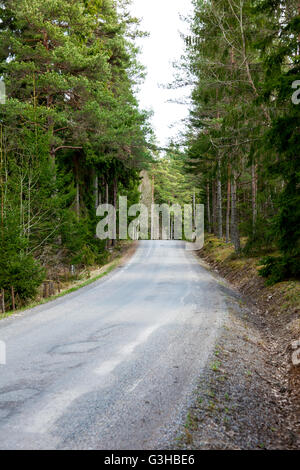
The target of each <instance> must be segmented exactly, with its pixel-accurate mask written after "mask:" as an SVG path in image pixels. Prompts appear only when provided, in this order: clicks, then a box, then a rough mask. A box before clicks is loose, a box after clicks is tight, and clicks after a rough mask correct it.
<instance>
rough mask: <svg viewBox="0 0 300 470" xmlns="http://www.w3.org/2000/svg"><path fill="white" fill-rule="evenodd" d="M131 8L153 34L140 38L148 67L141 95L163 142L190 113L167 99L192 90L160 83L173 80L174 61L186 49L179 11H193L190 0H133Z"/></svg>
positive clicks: (143, 27) (179, 128)
mask: <svg viewBox="0 0 300 470" xmlns="http://www.w3.org/2000/svg"><path fill="white" fill-rule="evenodd" d="M131 11H132V14H133V15H134V16H137V17H138V18H140V19H142V23H141V29H142V30H143V31H148V32H149V33H150V37H148V38H143V39H141V40H139V41H138V45H139V46H140V47H141V49H142V52H141V55H140V57H139V60H140V62H141V63H142V64H143V65H144V66H146V68H147V78H146V81H145V83H144V84H143V85H142V86H141V90H140V93H139V95H138V98H139V100H140V107H141V108H143V109H147V110H149V109H152V110H153V111H154V116H153V118H152V124H153V127H154V130H155V133H156V137H157V141H158V144H160V145H162V146H164V145H166V144H167V143H168V141H169V139H170V138H174V137H176V135H177V134H178V132H179V131H180V130H183V127H184V124H183V123H181V120H182V119H184V118H185V117H187V115H188V107H187V106H186V105H180V104H174V103H167V100H169V99H175V98H184V97H185V96H187V95H188V94H189V90H188V89H180V90H165V89H162V88H161V87H159V85H160V84H164V85H167V84H168V83H170V82H172V81H173V78H174V69H173V67H172V62H174V60H175V61H176V60H178V59H179V58H180V56H181V54H182V53H183V50H184V44H183V41H182V38H181V37H180V32H181V33H185V34H186V33H187V34H188V31H187V29H186V28H187V26H186V25H185V24H184V23H183V22H182V21H181V20H180V17H179V14H183V15H184V16H185V15H186V14H188V13H190V12H191V1H190V0H132V7H131ZM171 126H173V127H172V128H170V127H171Z"/></svg>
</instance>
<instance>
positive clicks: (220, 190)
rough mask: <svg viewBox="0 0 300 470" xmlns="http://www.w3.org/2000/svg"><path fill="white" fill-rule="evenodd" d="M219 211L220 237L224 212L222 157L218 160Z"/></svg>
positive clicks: (221, 235)
mask: <svg viewBox="0 0 300 470" xmlns="http://www.w3.org/2000/svg"><path fill="white" fill-rule="evenodd" d="M217 211H218V237H219V238H222V237H223V214H222V182H221V157H219V160H218V180H217Z"/></svg>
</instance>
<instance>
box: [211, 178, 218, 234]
mask: <svg viewBox="0 0 300 470" xmlns="http://www.w3.org/2000/svg"><path fill="white" fill-rule="evenodd" d="M212 219H213V233H214V234H215V235H217V233H218V230H217V197H216V182H215V180H213V182H212Z"/></svg>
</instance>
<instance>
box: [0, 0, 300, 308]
mask: <svg viewBox="0 0 300 470" xmlns="http://www.w3.org/2000/svg"><path fill="white" fill-rule="evenodd" d="M129 3H130V2H128V1H127V0H118V1H117V2H116V1H113V0H68V1H66V0H31V1H28V0H1V2H0V18H1V22H0V78H1V80H2V81H3V82H4V83H5V87H6V100H5V103H2V104H1V105H0V193H1V194H0V198H1V227H0V232H1V234H0V237H1V246H0V290H1V292H5V296H6V297H5V302H6V308H8V309H9V308H11V307H12V302H13V303H15V302H17V304H18V305H19V306H22V305H23V304H24V303H25V302H26V301H27V300H28V299H31V298H33V297H34V296H35V295H36V292H37V289H38V287H39V286H40V285H41V283H42V282H43V280H44V279H45V278H46V276H47V273H49V272H51V269H55V268H56V266H58V265H59V264H65V265H84V266H88V265H93V264H101V263H104V262H105V260H106V259H107V256H108V243H107V242H106V241H102V240H99V239H97V238H96V236H95V227H96V223H97V218H96V208H97V207H98V205H99V204H100V203H102V202H104V203H108V202H109V203H111V204H114V205H115V206H116V205H117V198H118V195H119V194H121V195H126V196H127V197H128V200H129V204H130V203H135V202H138V200H139V197H140V193H139V190H138V188H139V185H140V182H141V176H140V175H141V172H142V171H145V170H146V171H147V172H148V174H149V175H150V177H152V178H153V182H154V185H155V190H154V188H153V192H154V191H155V201H156V202H158V203H163V202H166V203H173V202H179V203H180V204H184V203H188V202H191V201H192V200H194V201H196V200H197V202H199V203H203V204H205V208H206V228H207V231H208V232H209V233H214V234H215V236H217V237H218V238H220V239H222V240H225V241H226V242H227V243H233V245H234V248H235V252H236V256H239V255H241V254H243V255H245V254H246V255H253V254H255V255H258V256H260V259H261V261H260V262H261V274H262V275H263V276H264V277H265V278H266V279H267V282H269V283H275V282H278V281H280V280H283V279H289V278H299V275H300V192H299V188H300V158H299V156H300V139H299V129H300V104H299V101H300V100H299V95H300V93H299V92H298V90H299V87H300V84H299V53H300V44H299V40H300V3H299V0H281V1H279V0H251V1H250V0H193V8H194V11H193V14H192V15H191V16H190V17H187V18H186V19H185V21H186V22H188V24H189V27H190V30H191V36H189V37H188V38H186V37H183V38H182V40H183V41H184V42H185V55H184V56H183V57H182V59H181V61H180V63H177V64H176V67H175V72H174V82H173V83H172V84H170V87H174V88H180V87H182V88H184V87H186V86H187V85H189V86H191V87H192V95H191V97H190V115H189V120H188V123H187V125H186V126H185V127H184V125H183V129H182V133H181V136H179V137H178V141H177V142H175V143H174V142H171V143H170V146H169V148H168V149H165V150H166V151H165V152H164V153H162V152H160V151H159V149H158V146H156V144H155V136H153V131H152V129H151V126H150V124H149V122H150V121H149V113H147V112H145V111H142V110H141V109H140V106H139V103H138V100H137V97H136V93H135V89H136V87H137V86H138V85H139V84H140V83H142V80H143V78H144V75H145V70H144V68H143V66H142V65H141V64H140V63H139V60H138V48H137V46H136V44H135V39H136V38H140V37H143V36H145V34H146V33H144V32H142V31H140V29H139V21H138V19H136V18H134V17H132V16H131V15H130V14H129V13H128V11H129V10H128V5H129ZM297 79H298V80H297Z"/></svg>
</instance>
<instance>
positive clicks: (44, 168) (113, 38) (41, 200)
mask: <svg viewBox="0 0 300 470" xmlns="http://www.w3.org/2000/svg"><path fill="white" fill-rule="evenodd" d="M125 3H126V2H125ZM125 3H124V2H122V1H121V0H120V1H119V2H118V5H117V4H116V2H113V1H112V0H55V1H54V0H31V1H27V0H3V1H2V2H1V5H0V17H1V19H2V22H1V23H0V76H2V77H3V79H4V80H5V84H6V90H7V98H8V99H7V100H6V104H5V105H0V126H1V138H0V157H1V159H0V186H1V236H2V240H3V243H1V249H0V264H1V269H2V270H3V272H2V276H1V279H0V289H1V288H2V287H5V288H7V285H6V284H7V282H8V283H10V282H11V283H12V282H13V276H12V274H11V271H10V268H9V267H8V264H9V263H10V261H9V259H10V256H11V259H12V260H14V259H15V257H16V256H17V257H19V258H18V259H21V258H22V260H23V261H22V262H24V259H25V257H26V256H27V257H28V258H27V259H28V260H34V261H32V263H31V261H30V262H29V261H28V266H29V265H30V266H31V268H29V267H28V269H32V276H34V277H35V278H36V279H37V284H38V283H39V282H40V270H39V269H38V266H39V265H40V264H41V265H45V266H46V265H49V263H50V264H51V263H54V264H55V263H58V262H66V261H67V262H73V263H78V264H81V263H82V264H89V263H93V262H97V261H100V260H101V259H102V257H103V253H104V250H105V244H104V242H102V241H100V240H97V239H96V238H95V233H96V228H95V227H96V222H97V221H96V211H95V207H96V206H97V205H98V204H99V203H100V202H103V201H106V200H109V202H116V198H117V193H118V191H121V190H122V191H123V192H124V193H126V194H127V195H128V196H129V198H133V200H136V198H137V186H138V184H139V171H140V168H143V166H144V163H143V162H145V161H146V160H147V158H148V153H147V149H146V138H147V134H148V133H149V132H150V129H149V126H148V123H147V115H146V114H145V113H143V112H141V111H140V110H139V109H138V103H137V101H136V98H135V95H134V90H133V87H134V86H135V84H136V83H137V82H139V81H140V80H141V79H142V77H143V70H142V68H141V67H140V65H139V64H138V63H137V61H136V52H137V51H136V48H135V46H134V38H135V37H136V36H137V35H140V34H142V33H140V32H139V31H138V30H137V25H138V22H137V20H136V19H134V18H131V17H130V15H128V13H127V11H126V5H125ZM124 5H125V6H124ZM14 237H17V238H16V239H15V238H14ZM17 239H18V240H19V241H17ZM13 240H15V241H13ZM8 247H10V248H9V249H8ZM12 262H13V261H12ZM30 263H31V264H30ZM28 274H29V276H30V272H28ZM15 289H17V285H15ZM18 289H19V287H18ZM8 295H9V294H8ZM24 297H26V296H24Z"/></svg>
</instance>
